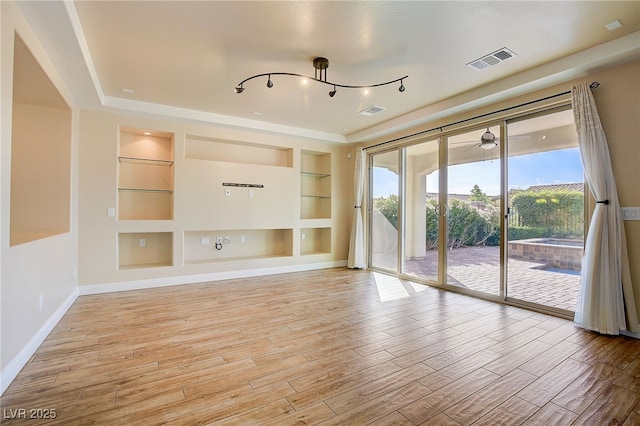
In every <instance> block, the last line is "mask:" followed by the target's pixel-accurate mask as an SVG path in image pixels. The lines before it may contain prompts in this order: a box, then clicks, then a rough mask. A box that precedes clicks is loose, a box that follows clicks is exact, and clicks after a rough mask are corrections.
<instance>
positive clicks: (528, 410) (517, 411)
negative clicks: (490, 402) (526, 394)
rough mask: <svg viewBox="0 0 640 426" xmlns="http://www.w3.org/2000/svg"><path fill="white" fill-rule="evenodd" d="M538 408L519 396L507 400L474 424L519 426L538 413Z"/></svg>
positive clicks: (479, 425)
mask: <svg viewBox="0 0 640 426" xmlns="http://www.w3.org/2000/svg"><path fill="white" fill-rule="evenodd" d="M538 408H539V407H538V406H537V405H534V404H531V403H529V402H527V401H525V400H524V399H521V398H518V397H517V396H514V397H511V398H509V399H507V400H506V401H505V402H503V403H502V404H500V405H498V406H497V407H496V408H494V409H493V410H491V411H490V412H488V413H487V414H485V415H484V416H482V417H481V418H480V419H479V420H477V421H476V422H474V423H473V424H474V426H494V425H519V424H522V423H523V422H524V421H525V420H527V419H528V418H529V417H531V415H532V414H533V413H535V412H536V411H538Z"/></svg>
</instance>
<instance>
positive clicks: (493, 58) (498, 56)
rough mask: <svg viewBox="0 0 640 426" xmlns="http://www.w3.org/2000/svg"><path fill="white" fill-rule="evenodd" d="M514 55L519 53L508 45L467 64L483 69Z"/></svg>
mask: <svg viewBox="0 0 640 426" xmlns="http://www.w3.org/2000/svg"><path fill="white" fill-rule="evenodd" d="M514 56H517V55H516V54H515V53H513V52H512V51H511V50H509V49H507V48H506V47H503V48H502V49H500V50H496V51H495V52H493V53H490V54H488V55H486V56H483V57H482V58H480V59H476V60H475V61H471V62H469V63H468V64H467V66H468V67H471V68H473V69H476V70H483V69H485V68H489V67H491V66H493V65H497V64H499V63H500V62H503V61H506V60H507V59H509V58H513V57H514Z"/></svg>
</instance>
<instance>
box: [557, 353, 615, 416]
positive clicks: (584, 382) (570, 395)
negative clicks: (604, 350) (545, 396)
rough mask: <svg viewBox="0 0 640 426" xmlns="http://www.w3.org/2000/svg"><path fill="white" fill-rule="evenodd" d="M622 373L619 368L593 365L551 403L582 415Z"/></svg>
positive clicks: (599, 364) (600, 364) (598, 364)
mask: <svg viewBox="0 0 640 426" xmlns="http://www.w3.org/2000/svg"><path fill="white" fill-rule="evenodd" d="M620 372H621V370H620V369H619V368H615V367H612V366H610V365H607V364H602V363H597V364H594V365H591V366H589V368H587V370H586V371H585V372H584V373H582V374H580V376H578V377H577V378H576V379H575V380H574V381H573V382H572V383H571V384H570V385H569V386H567V387H566V388H565V389H564V390H563V391H562V392H560V393H559V394H558V395H557V396H556V397H555V398H553V399H552V400H551V402H553V403H554V404H556V405H558V406H560V407H564V408H566V409H567V410H571V411H573V412H574V413H581V412H583V411H584V410H585V409H586V408H587V407H588V406H589V405H590V404H591V403H592V402H593V401H594V400H595V399H596V397H597V396H598V395H600V393H602V392H603V391H604V390H605V389H606V388H607V387H609V385H611V383H613V381H614V380H615V378H616V377H617V376H618V375H619V374H620Z"/></svg>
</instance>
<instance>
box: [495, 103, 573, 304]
mask: <svg viewBox="0 0 640 426" xmlns="http://www.w3.org/2000/svg"><path fill="white" fill-rule="evenodd" d="M507 130H508V135H509V144H508V146H507V149H508V160H507V161H508V202H509V216H508V221H507V227H508V230H507V236H508V244H507V253H508V264H507V295H508V297H509V298H511V299H514V300H516V299H517V300H520V301H524V302H527V303H532V304H535V305H540V306H544V307H547V308H552V309H560V310H565V311H575V307H576V300H577V297H578V286H579V282H580V268H581V261H582V253H583V246H584V174H583V169H582V163H581V160H580V153H579V151H578V142H577V138H576V131H575V125H574V123H573V114H572V111H571V110H570V109H564V110H560V111H556V112H553V113H547V114H540V115H535V116H532V117H526V118H524V119H520V120H514V121H510V122H509V123H508V127H507Z"/></svg>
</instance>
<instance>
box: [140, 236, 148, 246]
mask: <svg viewBox="0 0 640 426" xmlns="http://www.w3.org/2000/svg"><path fill="white" fill-rule="evenodd" d="M139 243H140V247H146V246H147V240H145V239H144V238H140V241H139Z"/></svg>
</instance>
